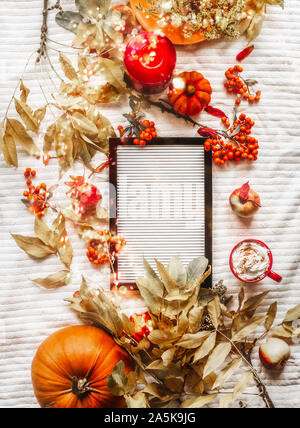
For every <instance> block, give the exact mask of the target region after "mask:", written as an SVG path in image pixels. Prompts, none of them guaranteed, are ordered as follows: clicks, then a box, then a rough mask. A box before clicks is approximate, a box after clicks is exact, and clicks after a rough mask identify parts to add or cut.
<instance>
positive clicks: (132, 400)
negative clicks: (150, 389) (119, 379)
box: [125, 392, 148, 409]
mask: <svg viewBox="0 0 300 428" xmlns="http://www.w3.org/2000/svg"><path fill="white" fill-rule="evenodd" d="M125 401H126V404H127V407H128V408H129V409H147V407H148V402H147V399H146V396H145V394H144V393H143V392H137V393H136V394H135V395H125Z"/></svg>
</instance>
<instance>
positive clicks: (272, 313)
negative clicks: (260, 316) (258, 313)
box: [265, 302, 277, 331]
mask: <svg viewBox="0 0 300 428" xmlns="http://www.w3.org/2000/svg"><path fill="white" fill-rule="evenodd" d="M276 315H277V302H274V303H272V304H271V305H270V307H269V310H268V313H267V319H266V322H265V328H266V330H267V331H269V330H270V328H271V327H272V325H273V323H274V320H275V318H276Z"/></svg>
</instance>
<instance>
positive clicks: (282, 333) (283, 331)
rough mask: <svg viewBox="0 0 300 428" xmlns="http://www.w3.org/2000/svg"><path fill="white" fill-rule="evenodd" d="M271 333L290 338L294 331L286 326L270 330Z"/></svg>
mask: <svg viewBox="0 0 300 428" xmlns="http://www.w3.org/2000/svg"><path fill="white" fill-rule="evenodd" d="M270 333H271V335H272V336H277V337H283V338H290V337H292V336H293V333H292V332H291V331H289V330H287V329H286V328H284V326H279V327H275V328H273V329H272V330H271V331H270Z"/></svg>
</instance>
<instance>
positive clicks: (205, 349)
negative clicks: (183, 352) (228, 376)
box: [193, 332, 217, 364]
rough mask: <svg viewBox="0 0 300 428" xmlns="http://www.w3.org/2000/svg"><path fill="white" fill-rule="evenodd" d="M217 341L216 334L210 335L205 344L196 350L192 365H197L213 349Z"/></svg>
mask: <svg viewBox="0 0 300 428" xmlns="http://www.w3.org/2000/svg"><path fill="white" fill-rule="evenodd" d="M216 339H217V333H216V332H213V333H210V334H209V336H208V338H207V339H206V340H205V342H204V343H203V344H202V345H201V346H200V347H199V348H198V349H197V350H196V352H195V354H194V361H193V363H194V364H195V363H197V362H198V361H200V360H202V358H204V357H206V356H207V355H208V354H210V352H211V351H212V350H213V349H214V347H215V344H216Z"/></svg>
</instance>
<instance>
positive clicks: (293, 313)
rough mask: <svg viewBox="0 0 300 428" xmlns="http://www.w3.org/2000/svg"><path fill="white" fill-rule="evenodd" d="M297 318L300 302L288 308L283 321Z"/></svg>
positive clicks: (299, 311)
mask: <svg viewBox="0 0 300 428" xmlns="http://www.w3.org/2000/svg"><path fill="white" fill-rule="evenodd" d="M299 318H300V304H299V305H297V306H295V307H294V308H292V309H290V310H289V311H288V312H287V314H286V316H285V318H284V320H283V322H284V323H285V322H293V321H296V320H297V319H299Z"/></svg>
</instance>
